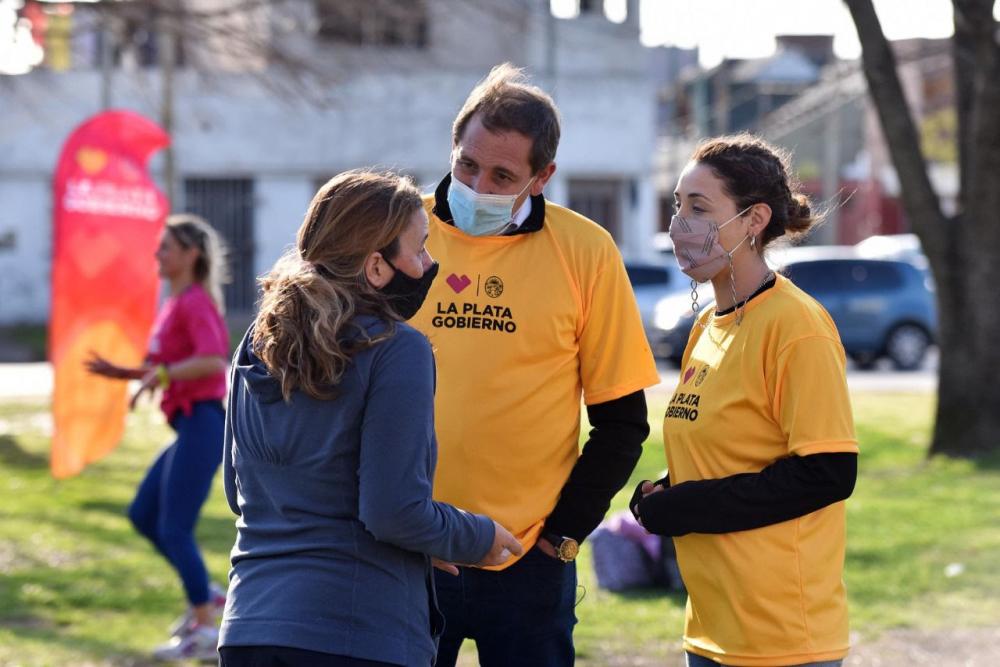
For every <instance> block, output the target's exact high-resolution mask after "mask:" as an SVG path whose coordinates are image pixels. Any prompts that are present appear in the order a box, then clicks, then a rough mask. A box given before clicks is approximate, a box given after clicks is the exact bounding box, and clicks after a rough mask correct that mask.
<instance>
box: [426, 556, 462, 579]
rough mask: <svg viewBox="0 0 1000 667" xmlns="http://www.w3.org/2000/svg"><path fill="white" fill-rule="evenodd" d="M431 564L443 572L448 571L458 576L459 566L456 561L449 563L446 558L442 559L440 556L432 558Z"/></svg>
mask: <svg viewBox="0 0 1000 667" xmlns="http://www.w3.org/2000/svg"><path fill="white" fill-rule="evenodd" d="M431 565H433V566H434V567H436V568H437V569H439V570H441V571H442V572H447V573H448V574H453V575H455V576H456V577H457V576H458V566H457V565H455V564H454V563H449V562H448V561H446V560H441V559H440V558H431Z"/></svg>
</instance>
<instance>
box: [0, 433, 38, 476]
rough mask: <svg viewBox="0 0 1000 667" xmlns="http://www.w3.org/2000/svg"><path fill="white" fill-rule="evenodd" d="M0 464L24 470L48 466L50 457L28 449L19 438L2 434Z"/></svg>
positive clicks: (0, 439) (0, 438)
mask: <svg viewBox="0 0 1000 667" xmlns="http://www.w3.org/2000/svg"><path fill="white" fill-rule="evenodd" d="M0 464H3V465H6V466H9V467H11V468H20V469H22V470H38V469H43V468H48V466H49V459H48V457H47V456H45V455H43V454H37V453H35V452H29V451H26V450H25V449H24V448H23V447H21V445H20V443H18V441H17V438H14V437H11V436H9V435H0Z"/></svg>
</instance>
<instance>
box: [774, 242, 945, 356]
mask: <svg viewBox="0 0 1000 667" xmlns="http://www.w3.org/2000/svg"><path fill="white" fill-rule="evenodd" d="M793 251H794V252H790V253H786V254H784V255H782V262H783V264H782V266H781V268H782V269H783V271H784V273H785V275H787V276H788V277H789V278H791V280H792V282H794V283H795V284H796V285H798V286H799V287H801V288H802V289H803V290H804V291H805V292H807V293H808V294H810V295H812V296H813V297H814V298H815V299H816V300H817V301H819V302H820V303H821V304H823V307H824V308H826V310H827V312H829V313H830V316H831V317H832V318H833V321H834V322H835V323H836V324H837V329H838V331H839V332H840V338H841V340H842V341H843V343H844V349H845V350H846V352H847V354H848V355H849V356H850V357H851V358H852V359H854V361H855V362H856V363H857V364H858V365H859V366H861V367H862V368H864V367H868V366H871V365H872V364H874V362H875V361H876V360H877V359H879V358H880V357H883V356H885V357H888V358H889V359H890V360H891V361H892V363H893V365H894V366H895V367H896V368H898V369H900V370H912V369H915V368H919V367H920V365H921V364H922V363H923V362H924V357H926V355H927V350H928V348H930V346H931V345H933V344H934V341H935V339H936V337H937V305H936V303H935V296H934V284H933V281H932V280H931V277H930V273H929V271H928V270H927V269H926V268H921V264H922V265H923V266H924V267H926V262H915V261H913V256H911V257H910V258H909V259H877V258H873V257H866V256H865V255H863V254H860V253H858V251H857V250H856V249H855V248H795V249H793Z"/></svg>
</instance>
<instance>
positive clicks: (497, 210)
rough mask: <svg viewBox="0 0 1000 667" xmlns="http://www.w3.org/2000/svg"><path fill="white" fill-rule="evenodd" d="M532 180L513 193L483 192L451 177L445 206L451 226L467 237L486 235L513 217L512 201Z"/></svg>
mask: <svg viewBox="0 0 1000 667" xmlns="http://www.w3.org/2000/svg"><path fill="white" fill-rule="evenodd" d="M534 182H535V179H534V178H532V179H531V180H530V181H528V184H527V185H525V186H524V188H523V189H522V190H521V191H520V192H518V193H517V194H516V195H484V194H480V193H478V192H476V191H475V190H473V189H472V188H470V187H469V186H468V185H466V184H465V183H463V182H462V181H460V180H458V179H457V178H455V175H454V174H452V176H451V184H450V185H449V186H448V208H450V209H451V217H452V220H453V221H454V222H455V226H456V227H458V228H459V229H461V230H462V231H463V232H465V233H466V234H468V235H470V236H489V235H490V234H496V233H497V232H499V231H500V230H501V229H503V228H504V227H505V226H506V225H507V223H509V222H510V221H511V220H512V219H513V218H514V202H516V201H517V198H518V197H520V196H521V195H522V194H524V192H525V190H527V189H528V188H529V187H531V184H532V183H534Z"/></svg>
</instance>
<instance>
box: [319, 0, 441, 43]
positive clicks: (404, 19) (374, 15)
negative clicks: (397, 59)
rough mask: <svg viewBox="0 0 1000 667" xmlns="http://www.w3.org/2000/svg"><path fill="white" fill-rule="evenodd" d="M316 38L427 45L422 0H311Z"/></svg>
mask: <svg viewBox="0 0 1000 667" xmlns="http://www.w3.org/2000/svg"><path fill="white" fill-rule="evenodd" d="M315 7H316V17H317V19H318V21H319V29H318V34H319V36H320V38H322V39H327V40H330V41H332V42H341V43H345V44H354V45H357V46H399V47H409V48H420V49H422V48H425V47H426V46H427V33H428V24H427V3H426V1H425V0H315Z"/></svg>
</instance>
